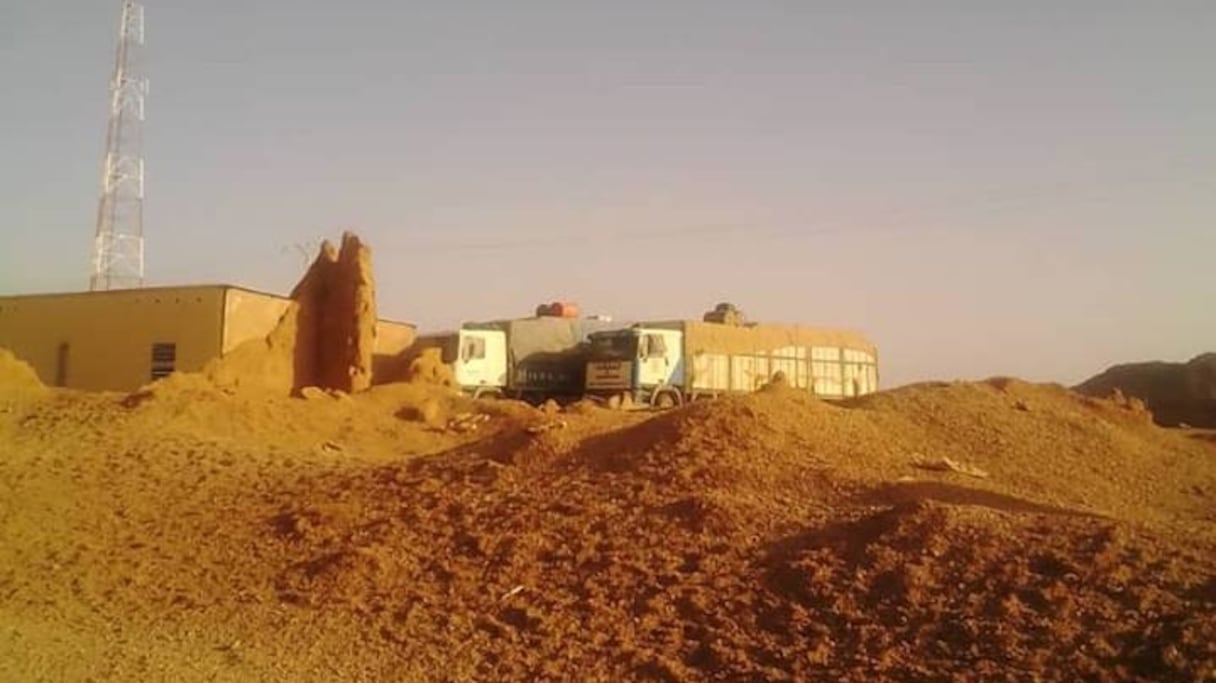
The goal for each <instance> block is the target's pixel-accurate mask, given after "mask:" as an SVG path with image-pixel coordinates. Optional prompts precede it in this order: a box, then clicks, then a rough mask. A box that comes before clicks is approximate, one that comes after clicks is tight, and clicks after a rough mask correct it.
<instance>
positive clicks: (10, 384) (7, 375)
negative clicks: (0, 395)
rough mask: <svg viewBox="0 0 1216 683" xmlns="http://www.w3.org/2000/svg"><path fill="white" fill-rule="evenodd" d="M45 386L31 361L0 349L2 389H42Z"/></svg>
mask: <svg viewBox="0 0 1216 683" xmlns="http://www.w3.org/2000/svg"><path fill="white" fill-rule="evenodd" d="M44 388H45V387H44V386H43V384H42V381H41V380H39V379H38V373H37V372H35V371H34V368H33V367H31V366H30V364H29V363H26V362H25V361H23V360H21V359H20V358H17V357H16V356H14V355H13V353H12V352H11V351H9V350H8V349H0V391H10V392H11V391H41V390H43V389H44Z"/></svg>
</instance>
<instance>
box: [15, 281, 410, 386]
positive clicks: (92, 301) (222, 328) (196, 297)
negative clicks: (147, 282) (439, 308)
mask: <svg viewBox="0 0 1216 683" xmlns="http://www.w3.org/2000/svg"><path fill="white" fill-rule="evenodd" d="M290 303H291V300H290V299H287V298H286V297H281V296H276V295H273V294H266V293H263V292H256V291H253V290H249V289H244V288H242V287H234V286H231V285H190V286H183V287H149V288H143V289H124V290H113V291H103V292H73V293H65V294H31V295H22V296H4V297H0V347H2V348H7V349H9V350H10V351H12V352H13V353H14V354H16V355H17V357H18V358H21V359H22V360H24V361H26V362H28V363H30V365H32V366H33V367H34V369H35V370H36V371H37V372H38V376H39V377H40V378H41V379H42V381H43V382H45V383H46V384H49V385H53V386H62V387H71V388H76V389H94V390H100V389H112V390H120V391H128V390H133V389H136V388H138V387H140V386H143V385H144V384H147V383H148V382H149V381H151V380H153V379H157V378H159V377H163V376H165V375H167V374H169V373H171V372H173V371H175V370H179V371H183V372H191V371H197V370H201V369H202V367H203V366H204V365H205V364H206V363H207V362H208V361H210V360H212V359H214V358H218V357H220V356H222V355H224V354H226V353H228V352H230V351H232V350H233V349H234V348H236V347H237V346H238V345H239V344H241V343H242V342H244V341H248V340H250V339H257V338H261V337H265V336H266V335H267V334H268V333H269V332H270V331H271V330H272V329H273V328H274V326H275V324H276V323H277V322H278V321H279V318H280V317H281V316H282V315H283V313H284V312H285V311H286V310H287V307H288V305H289V304H290ZM414 336H415V335H414V326H413V325H410V324H408V323H402V322H394V321H388V320H380V321H378V322H377V324H376V341H375V355H376V357H377V359H378V360H380V359H391V358H394V357H396V356H398V355H399V354H400V353H401V352H402V351H404V350H405V349H406V347H408V346H409V345H410V344H411V343H412V342H413V340H414Z"/></svg>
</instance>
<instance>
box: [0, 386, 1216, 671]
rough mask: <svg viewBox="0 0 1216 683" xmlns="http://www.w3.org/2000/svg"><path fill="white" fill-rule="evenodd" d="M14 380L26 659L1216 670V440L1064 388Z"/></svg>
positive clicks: (2, 664)
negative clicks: (80, 389) (83, 387)
mask: <svg viewBox="0 0 1216 683" xmlns="http://www.w3.org/2000/svg"><path fill="white" fill-rule="evenodd" d="M0 379H4V378H3V377H0ZM7 381H8V384H7V385H3V384H0V386H5V388H4V389H2V390H0V680H22V681H26V680H140V681H146V680H173V681H180V680H218V681H228V680H233V681H238V680H239V681H247V680H272V681H333V680H369V681H370V680H419V681H432V680H433V681H448V680H451V681H465V680H554V681H557V680H603V681H615V680H672V681H685V680H687V681H693V680H773V681H787V680H857V681H872V680H976V679H984V680H1039V679H1047V680H1099V681H1101V680H1209V679H1211V677H1212V676H1214V675H1216V578H1214V577H1216V442H1214V441H1213V440H1212V439H1211V436H1210V434H1209V433H1204V432H1198V431H1191V432H1183V431H1171V430H1165V429H1161V428H1158V427H1155V426H1153V425H1152V424H1151V422H1150V420H1149V419H1148V416H1147V415H1146V414H1144V413H1143V412H1142V411H1140V410H1138V409H1137V407H1136V406H1134V405H1127V404H1122V405H1121V404H1116V403H1111V402H1106V401H1100V400H1095V399H1089V398H1082V397H1080V396H1077V395H1075V394H1072V393H1069V392H1068V391H1066V390H1064V389H1062V388H1060V387H1056V386H1042V385H1030V384H1025V383H1022V382H1018V381H1016V380H993V381H990V382H982V383H951V384H927V385H918V386H913V387H905V388H903V389H898V390H895V391H891V392H884V393H882V394H877V395H873V396H869V397H866V398H863V399H858V400H855V401H853V402H851V403H848V404H844V405H840V406H836V405H827V404H824V403H820V402H818V401H815V400H813V399H810V398H808V397H805V396H801V395H798V394H794V393H791V392H789V391H787V390H782V389H780V388H776V389H774V390H771V391H765V392H761V393H757V394H755V395H750V396H742V397H736V398H731V399H727V400H720V401H713V402H707V403H698V404H694V405H692V406H688V407H685V408H683V409H679V410H675V411H670V412H666V413H659V414H655V413H619V412H610V411H605V410H600V409H598V408H594V407H590V406H581V405H580V406H575V407H574V408H573V409H571V410H569V411H567V412H562V413H560V414H552V413H545V412H543V411H538V410H534V409H531V408H528V407H526V406H522V405H518V404H514V403H509V402H499V403H481V402H478V403H473V402H469V401H465V400H463V399H459V398H455V397H452V396H450V395H448V394H446V393H444V391H443V390H442V389H438V388H432V387H425V386H415V385H387V386H384V387H379V388H376V389H373V390H372V391H370V392H367V393H364V394H360V395H356V396H354V397H349V396H345V395H341V394H336V395H330V394H321V393H319V394H317V395H314V396H313V397H312V398H310V399H307V400H306V399H289V398H282V397H278V396H273V395H269V394H259V393H256V392H253V391H244V392H233V391H220V390H216V389H214V388H212V387H210V386H208V385H206V383H204V382H201V381H193V380H191V379H190V378H174V379H173V380H170V381H168V382H165V383H163V384H162V385H161V386H160V387H158V388H157V389H156V390H154V391H151V392H145V393H143V394H138V395H135V396H123V395H119V394H104V393H93V394H86V393H76V392H66V391H48V390H41V389H39V388H37V387H34V386H32V385H29V384H23V383H21V382H19V381H17V380H15V379H13V378H12V377H11V376H10V377H8V380H7ZM469 415H485V417H484V418H478V419H477V420H478V421H473V420H471V419H470V418H469V417H468V416H469ZM458 417H459V419H456V420H455V421H453V418H458ZM458 424H461V425H467V424H475V425H476V429H475V430H472V431H461V430H463V429H465V428H464V427H461V428H460V430H458V429H454V428H453V429H449V428H448V427H449V425H452V426H456V425H458ZM943 458H948V459H949V460H950V461H951V462H953V463H955V464H956V465H958V466H959V467H960V468H961V469H964V470H968V469H969V470H971V471H972V474H967V473H963V472H959V471H951V470H949V469H946V470H937V469H930V468H929V467H932V466H934V465H936V464H940V463H942V462H943ZM973 474H984V475H987V476H986V477H978V476H972V475H973Z"/></svg>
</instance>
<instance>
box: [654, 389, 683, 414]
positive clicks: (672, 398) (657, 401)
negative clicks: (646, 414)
mask: <svg viewBox="0 0 1216 683" xmlns="http://www.w3.org/2000/svg"><path fill="white" fill-rule="evenodd" d="M651 405H653V406H654V407H655V408H658V409H659V410H669V409H671V408H675V407H676V406H678V405H680V397H679V395H678V394H676V393H675V392H674V391H660V392H659V393H657V394H655V396H654V400H653V401H651Z"/></svg>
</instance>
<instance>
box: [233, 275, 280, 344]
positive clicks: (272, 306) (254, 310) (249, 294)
mask: <svg viewBox="0 0 1216 683" xmlns="http://www.w3.org/2000/svg"><path fill="white" fill-rule="evenodd" d="M290 305H291V300H290V299H287V298H285V297H281V296H274V295H273V294H263V293H262V292H253V291H250V290H247V289H240V288H239V287H229V288H227V290H226V291H225V296H224V340H223V345H222V347H221V353H228V352H229V351H231V350H232V349H234V348H236V347H237V346H239V345H240V344H241V343H242V342H246V341H249V340H250V339H259V338H262V337H265V336H266V335H267V334H270V331H271V330H273V329H274V326H275V325H276V324H277V323H278V322H279V319H280V318H282V317H283V313H284V312H286V311H287V308H288V307H289V306H290Z"/></svg>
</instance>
